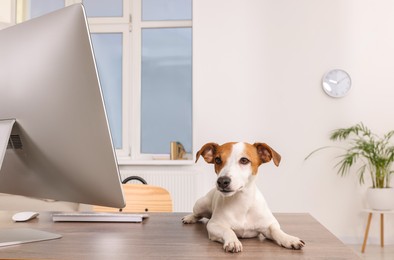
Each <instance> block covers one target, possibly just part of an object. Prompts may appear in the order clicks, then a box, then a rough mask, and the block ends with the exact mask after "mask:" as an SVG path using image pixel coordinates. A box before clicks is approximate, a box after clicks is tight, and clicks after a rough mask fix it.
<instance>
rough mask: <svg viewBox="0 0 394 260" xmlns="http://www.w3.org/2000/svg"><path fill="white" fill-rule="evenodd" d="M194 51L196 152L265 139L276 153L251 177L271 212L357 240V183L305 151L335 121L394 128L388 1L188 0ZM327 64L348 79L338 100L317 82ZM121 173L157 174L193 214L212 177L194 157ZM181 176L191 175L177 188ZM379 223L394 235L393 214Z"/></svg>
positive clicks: (392, 4) (323, 141)
mask: <svg viewBox="0 0 394 260" xmlns="http://www.w3.org/2000/svg"><path fill="white" fill-rule="evenodd" d="M193 49H194V54H193V55H194V56H193V59H194V60H193V64H194V65H193V66H194V67H193V69H194V75H193V80H194V86H193V89H194V104H193V107H194V150H195V151H197V150H198V149H199V148H200V147H201V146H202V145H203V144H204V143H206V142H210V141H215V142H218V143H224V142H228V141H247V142H251V143H252V142H255V141H262V142H266V143H268V144H270V145H271V146H272V147H273V148H274V149H275V150H277V151H278V152H279V153H280V154H281V155H282V162H281V165H280V166H279V167H278V168H276V167H275V166H273V164H269V165H264V166H262V167H261V168H260V174H259V178H258V185H259V186H260V188H261V190H262V192H263V194H264V195H265V197H266V199H267V201H268V203H269V205H270V207H271V209H272V210H273V211H274V212H309V213H310V214H312V215H313V216H314V217H315V218H316V219H317V220H318V221H320V222H321V223H322V224H323V225H325V226H326V227H327V228H328V229H329V230H330V231H331V232H332V233H334V234H335V235H336V236H338V237H339V238H340V239H342V240H343V241H344V242H349V243H361V242H362V237H363V232H364V228H365V224H366V217H367V216H366V213H363V212H362V209H363V207H364V200H363V196H364V192H365V189H366V186H359V185H358V182H357V178H351V177H349V178H340V177H338V176H337V175H336V170H335V169H333V166H334V164H335V160H334V158H335V156H336V153H335V151H325V152H322V153H320V154H316V155H315V156H313V157H312V158H311V159H310V160H308V161H304V158H305V157H306V156H307V155H308V154H309V153H310V152H311V151H312V150H314V149H315V148H317V147H320V146H323V145H329V144H331V143H330V141H329V140H328V135H329V132H330V131H331V130H333V129H336V128H339V127H346V126H350V125H352V124H354V123H358V122H360V121H362V122H364V123H365V124H366V125H368V126H370V127H371V128H372V129H373V130H375V131H376V132H378V133H383V132H386V131H388V130H392V129H394V103H393V101H392V99H393V97H394V73H393V71H394V1H391V0H298V1H294V0H195V1H194V7H193ZM332 68H342V69H345V70H347V71H348V72H349V73H350V75H351V76H352V80H353V89H352V90H351V92H350V94H349V95H348V96H347V97H345V98H343V99H332V98H329V97H328V96H326V95H325V94H324V92H323V91H322V89H321V78H322V76H323V74H324V73H325V72H327V71H328V70H329V69H332ZM121 170H122V175H123V176H124V177H125V176H127V175H143V176H144V177H146V178H147V179H148V181H149V182H150V184H157V183H155V181H157V179H158V177H155V178H152V180H153V181H151V180H150V179H149V178H150V176H153V175H155V176H160V175H162V176H163V179H165V180H164V181H162V182H163V183H166V182H167V183H170V182H171V183H170V184H168V188H169V189H170V191H171V193H172V195H173V197H174V203H175V204H176V208H180V211H191V210H192V206H193V202H190V201H194V200H195V199H197V197H199V196H201V195H203V194H204V193H205V192H207V191H208V190H209V189H210V188H211V187H213V185H214V181H215V174H214V173H213V169H212V165H206V164H205V163H204V162H203V160H200V161H199V162H198V163H197V164H196V165H192V166H151V167H149V166H145V167H144V166H129V167H125V166H123V167H121ZM183 174H184V175H185V176H186V177H187V176H190V179H191V180H192V182H190V181H189V180H186V179H187V178H185V180H183V181H182V183H183V185H179V184H178V182H177V179H179V178H180V177H179V176H182V175H183ZM353 177H355V176H353ZM188 196H189V197H190V196H191V199H186V198H187V197H188ZM180 204H182V206H181V207H179V205H180ZM183 205H184V206H183ZM376 220H377V217H375V219H374V221H373V223H372V226H371V230H370V237H371V242H374V243H377V242H378V237H379V235H378V234H379V232H378V222H377V221H376ZM385 224H386V242H387V243H394V233H393V230H394V216H393V215H391V216H387V217H386V222H385ZM295 235H296V234H295Z"/></svg>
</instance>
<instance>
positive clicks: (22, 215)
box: [12, 211, 39, 222]
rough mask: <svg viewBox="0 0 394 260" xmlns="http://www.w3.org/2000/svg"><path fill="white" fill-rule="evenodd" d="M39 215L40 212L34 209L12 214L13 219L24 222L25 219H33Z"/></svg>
mask: <svg viewBox="0 0 394 260" xmlns="http://www.w3.org/2000/svg"><path fill="white" fill-rule="evenodd" d="M38 215H39V213H38V212H34V211H23V212H18V213H15V214H14V215H13V216H12V220H13V221H15V222H24V221H28V220H31V219H34V218H36V217H37V216H38Z"/></svg>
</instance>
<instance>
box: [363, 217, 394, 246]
mask: <svg viewBox="0 0 394 260" xmlns="http://www.w3.org/2000/svg"><path fill="white" fill-rule="evenodd" d="M364 211H365V212H368V221H367V227H366V228H365V235H364V242H363V246H362V248H361V253H364V252H365V246H366V245H367V239H368V233H369V227H370V226H371V220H372V214H374V213H376V214H380V246H381V247H384V214H394V210H384V211H383V210H373V209H365V210H364Z"/></svg>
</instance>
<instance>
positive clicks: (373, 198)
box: [367, 188, 394, 210]
mask: <svg viewBox="0 0 394 260" xmlns="http://www.w3.org/2000/svg"><path fill="white" fill-rule="evenodd" d="M367 203H368V206H369V208H370V209H374V210H393V209H394V188H383V189H373V188H368V190H367Z"/></svg>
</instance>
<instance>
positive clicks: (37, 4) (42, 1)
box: [25, 0, 64, 19]
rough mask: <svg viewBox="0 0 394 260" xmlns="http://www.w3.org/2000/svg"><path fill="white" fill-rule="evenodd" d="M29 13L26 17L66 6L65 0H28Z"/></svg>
mask: <svg viewBox="0 0 394 260" xmlns="http://www.w3.org/2000/svg"><path fill="white" fill-rule="evenodd" d="M26 4H27V6H30V8H29V12H28V13H29V14H28V15H27V17H26V16H25V18H26V19H28V18H34V17H38V16H41V15H44V14H47V13H50V12H53V11H55V10H58V9H60V8H62V7H64V0H30V1H27V3H26Z"/></svg>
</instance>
